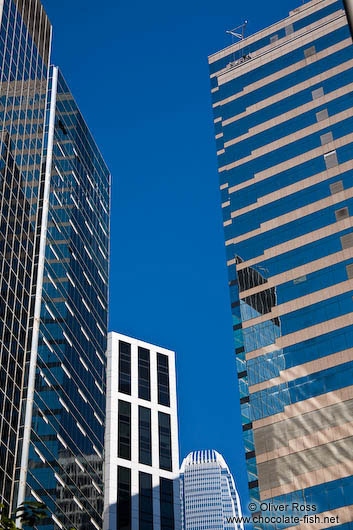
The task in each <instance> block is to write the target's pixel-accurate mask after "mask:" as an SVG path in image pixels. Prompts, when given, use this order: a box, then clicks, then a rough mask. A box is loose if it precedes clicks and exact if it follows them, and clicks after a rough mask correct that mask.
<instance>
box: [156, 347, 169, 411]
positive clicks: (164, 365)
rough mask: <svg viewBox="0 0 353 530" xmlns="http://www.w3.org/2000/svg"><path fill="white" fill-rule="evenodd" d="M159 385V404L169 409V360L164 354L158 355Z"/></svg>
mask: <svg viewBox="0 0 353 530" xmlns="http://www.w3.org/2000/svg"><path fill="white" fill-rule="evenodd" d="M157 384H158V403H159V404H160V405H166V406H167V407H169V406H170V398H169V359H168V356H167V355H163V354H162V353H157Z"/></svg>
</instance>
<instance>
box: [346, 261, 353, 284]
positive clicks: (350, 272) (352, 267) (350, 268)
mask: <svg viewBox="0 0 353 530" xmlns="http://www.w3.org/2000/svg"><path fill="white" fill-rule="evenodd" d="M346 271H347V276H348V279H349V280H352V279H353V263H350V264H349V265H346Z"/></svg>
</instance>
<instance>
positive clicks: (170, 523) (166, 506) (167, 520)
mask: <svg viewBox="0 0 353 530" xmlns="http://www.w3.org/2000/svg"><path fill="white" fill-rule="evenodd" d="M159 490H160V511H161V530H174V499H173V497H174V495H173V481H172V480H169V479H167V478H162V477H161V478H160V487H159Z"/></svg>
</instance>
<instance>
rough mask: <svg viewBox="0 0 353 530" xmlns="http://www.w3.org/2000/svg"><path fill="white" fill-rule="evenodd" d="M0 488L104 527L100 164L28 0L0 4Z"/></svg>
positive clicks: (104, 234)
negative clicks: (51, 61)
mask: <svg viewBox="0 0 353 530" xmlns="http://www.w3.org/2000/svg"><path fill="white" fill-rule="evenodd" d="M0 14H1V25H0V39H1V42H0V58H1V61H2V69H1V76H2V77H1V84H0V89H1V96H0V98H1V99H0V119H1V145H0V148H1V154H2V158H1V180H0V186H1V197H0V200H1V210H0V215H1V235H0V243H1V247H0V252H1V267H2V269H1V273H0V282H1V323H0V325H1V328H0V329H1V333H2V339H1V342H0V348H1V350H0V354H1V358H0V363H1V376H0V377H1V390H0V407H1V409H0V418H1V424H0V425H1V451H0V494H1V499H2V501H3V502H5V504H7V505H9V506H10V507H11V508H14V507H15V506H16V504H19V503H21V502H22V501H24V500H29V499H32V500H33V499H36V500H38V501H42V502H44V503H45V504H46V505H47V506H48V508H49V511H50V517H48V518H47V519H44V520H43V524H42V526H43V528H47V529H48V530H49V529H52V528H54V527H55V528H70V527H75V528H76V529H80V528H81V529H85V530H86V529H87V530H95V529H100V528H102V512H103V443H104V418H105V369H106V360H105V359H106V348H107V311H108V257H109V210H110V174H109V171H108V169H107V167H106V165H105V163H104V161H103V159H102V157H101V154H100V152H99V150H98V148H97V146H96V144H95V142H94V140H93V138H92V135H91V133H90V131H89V129H88V127H87V125H86V123H85V121H84V119H83V117H82V115H81V113H80V111H79V109H78V107H77V105H76V103H75V100H74V98H73V96H72V94H71V92H70V90H69V88H68V87H67V84H66V83H65V80H64V78H63V76H62V74H61V73H60V71H59V70H58V68H56V67H51V66H50V51H51V26H50V23H49V21H48V19H47V17H46V15H45V13H44V10H43V8H42V6H41V4H40V2H39V1H37V0H21V1H20V0H17V1H15V0H4V2H3V4H2V7H1V8H0Z"/></svg>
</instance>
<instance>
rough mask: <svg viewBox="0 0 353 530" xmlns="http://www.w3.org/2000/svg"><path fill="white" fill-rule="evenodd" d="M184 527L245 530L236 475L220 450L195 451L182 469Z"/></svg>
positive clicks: (192, 528)
mask: <svg viewBox="0 0 353 530" xmlns="http://www.w3.org/2000/svg"><path fill="white" fill-rule="evenodd" d="M180 501H181V520H182V529H183V530H204V529H207V528H209V529H210V530H211V529H212V530H223V529H229V530H231V529H235V530H243V528H244V525H243V523H242V522H240V521H239V523H238V522H237V521H236V519H237V518H239V519H241V507H240V500H239V495H238V492H237V490H236V488H235V484H234V479H233V477H232V475H231V473H230V471H229V468H228V466H227V464H226V463H225V461H224V458H223V456H222V455H220V454H219V453H218V452H217V451H214V450H211V451H194V452H192V453H190V454H188V456H187V457H186V458H184V460H183V463H182V465H181V469H180Z"/></svg>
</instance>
